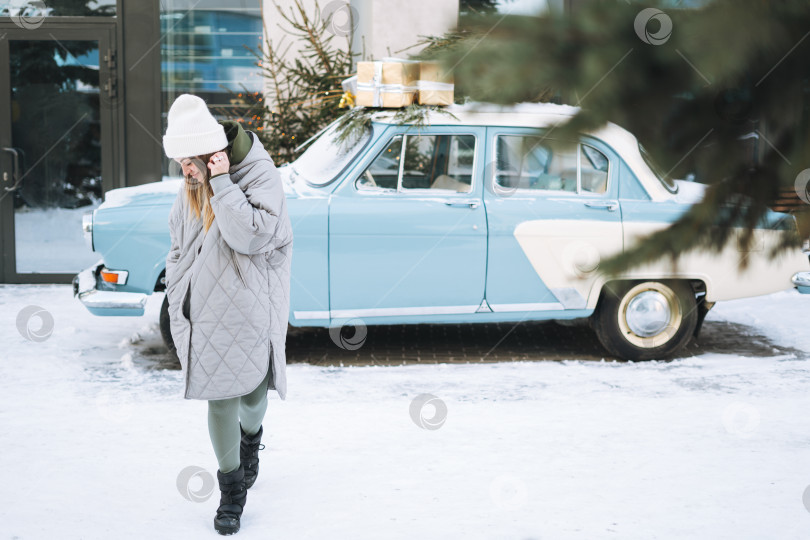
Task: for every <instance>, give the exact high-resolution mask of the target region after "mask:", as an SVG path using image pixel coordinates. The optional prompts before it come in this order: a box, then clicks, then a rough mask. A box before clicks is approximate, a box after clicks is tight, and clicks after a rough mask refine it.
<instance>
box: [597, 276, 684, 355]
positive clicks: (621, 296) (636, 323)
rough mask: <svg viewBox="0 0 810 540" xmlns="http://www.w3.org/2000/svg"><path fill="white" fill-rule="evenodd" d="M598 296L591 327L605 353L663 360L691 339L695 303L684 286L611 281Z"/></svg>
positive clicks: (680, 282) (676, 282)
mask: <svg viewBox="0 0 810 540" xmlns="http://www.w3.org/2000/svg"><path fill="white" fill-rule="evenodd" d="M602 294H603V296H602V298H601V299H600V301H599V305H598V306H597V309H596V313H595V314H594V321H593V322H594V324H593V327H594V330H595V331H596V336H597V337H598V338H599V341H600V342H601V343H602V345H603V346H604V347H605V349H607V350H608V352H610V353H611V354H614V355H616V356H618V357H619V358H623V359H625V360H652V359H654V358H666V357H669V356H671V355H672V354H674V353H675V352H677V351H678V350H679V349H681V348H682V347H683V346H685V345H686V344H687V343H688V342H689V340H690V339H691V338H692V335H693V334H694V331H695V327H696V326H697V321H698V310H697V303H696V300H695V293H694V292H693V291H692V288H691V286H690V285H689V284H688V283H686V282H684V281H671V282H662V281H644V282H614V283H608V284H607V285H605V288H604V290H603V293H602Z"/></svg>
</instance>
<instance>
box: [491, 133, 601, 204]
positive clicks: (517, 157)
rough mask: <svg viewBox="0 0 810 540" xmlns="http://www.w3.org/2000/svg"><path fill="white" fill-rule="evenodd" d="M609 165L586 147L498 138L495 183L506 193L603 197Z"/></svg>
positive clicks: (527, 138) (538, 139) (518, 137)
mask: <svg viewBox="0 0 810 540" xmlns="http://www.w3.org/2000/svg"><path fill="white" fill-rule="evenodd" d="M609 167H610V162H609V160H608V158H607V156H605V154H603V153H602V152H600V151H599V150H597V149H596V148H594V147H593V146H590V145H588V144H585V143H580V144H577V145H575V146H573V147H568V148H566V147H564V146H560V145H558V144H553V143H552V142H551V141H549V140H545V139H543V138H541V137H537V136H521V135H499V136H498V137H497V138H496V145H495V171H494V174H495V176H494V182H495V184H496V186H497V187H498V188H501V190H503V191H506V192H510V193H511V192H513V191H514V190H515V189H521V190H545V191H563V192H570V193H578V194H582V193H597V194H601V193H605V192H606V191H607V180H608V170H609Z"/></svg>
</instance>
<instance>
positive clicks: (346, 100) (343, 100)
mask: <svg viewBox="0 0 810 540" xmlns="http://www.w3.org/2000/svg"><path fill="white" fill-rule="evenodd" d="M346 107H354V94H352V93H351V92H348V91H346V92H343V95H342V96H340V103H338V109H345V108H346Z"/></svg>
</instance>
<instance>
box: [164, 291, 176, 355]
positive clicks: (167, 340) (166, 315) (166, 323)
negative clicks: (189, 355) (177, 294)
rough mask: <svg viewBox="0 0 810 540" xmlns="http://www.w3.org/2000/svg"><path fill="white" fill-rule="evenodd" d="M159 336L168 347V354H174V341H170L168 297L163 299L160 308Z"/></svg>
mask: <svg viewBox="0 0 810 540" xmlns="http://www.w3.org/2000/svg"><path fill="white" fill-rule="evenodd" d="M160 335H161V337H163V343H165V344H166V347H168V349H169V352H172V353H176V352H177V351H176V350H175V348H174V340H173V339H172V330H171V321H170V320H169V297H168V295H167V296H164V297H163V305H162V306H160Z"/></svg>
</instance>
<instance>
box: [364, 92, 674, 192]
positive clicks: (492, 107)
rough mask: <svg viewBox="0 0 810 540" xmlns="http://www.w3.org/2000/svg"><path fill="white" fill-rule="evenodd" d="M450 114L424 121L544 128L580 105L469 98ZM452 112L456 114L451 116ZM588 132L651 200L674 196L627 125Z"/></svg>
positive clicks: (385, 115) (386, 118) (384, 119)
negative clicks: (616, 158)
mask: <svg viewBox="0 0 810 540" xmlns="http://www.w3.org/2000/svg"><path fill="white" fill-rule="evenodd" d="M445 109H446V110H447V112H450V113H452V116H451V115H450V114H445V113H442V112H441V111H431V112H429V113H428V116H427V118H426V119H425V120H426V123H427V124H430V125H439V126H448V125H451V126H452V125H461V126H513V127H531V128H546V127H551V126H554V125H557V124H562V123H565V122H567V121H568V120H570V119H571V118H572V117H573V116H574V115H576V114H577V113H578V112H579V111H580V108H579V107H574V106H571V105H557V104H555V103H518V104H515V105H497V104H493V103H481V102H470V103H466V104H464V105H450V106H448V107H445ZM396 112H397V109H390V110H384V111H380V112H378V113H376V114H375V115H374V117H373V119H374V121H375V122H381V123H387V124H393V123H396V122H397V121H396V120H395V118H394V117H395V114H396ZM454 116H455V118H453V117H454ZM589 134H590V135H593V136H594V137H596V138H598V139H600V140H602V141H604V142H605V143H606V144H608V145H609V146H611V147H612V148H613V149H614V150H615V151H616V152H617V153H618V154H619V155H620V156H621V157H622V159H624V160H625V162H626V163H627V165H628V166H629V167H630V169H631V170H632V171H633V173H634V174H635V175H636V177H637V178H638V179H639V181H640V182H641V183H642V185H643V186H644V188H645V189H646V190H647V193H649V194H650V197H652V199H653V200H659V201H660V200H672V199H674V198H675V196H674V195H673V194H672V193H670V192H669V191H667V190H666V189H665V188H664V187H663V186H662V185H661V182H660V181H659V180H658V178H657V177H656V176H655V173H653V172H652V171H651V170H650V168H649V166H648V165H647V163H646V162H645V161H644V158H643V157H642V156H641V151H640V150H639V147H638V140H637V139H636V137H635V136H634V135H633V134H632V133H630V132H629V131H627V130H626V129H624V128H622V127H620V126H618V125H616V124H613V123H612V122H608V123H607V124H605V125H604V126H603V127H601V128H600V129H598V130H596V131H593V132H590V133H589Z"/></svg>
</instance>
